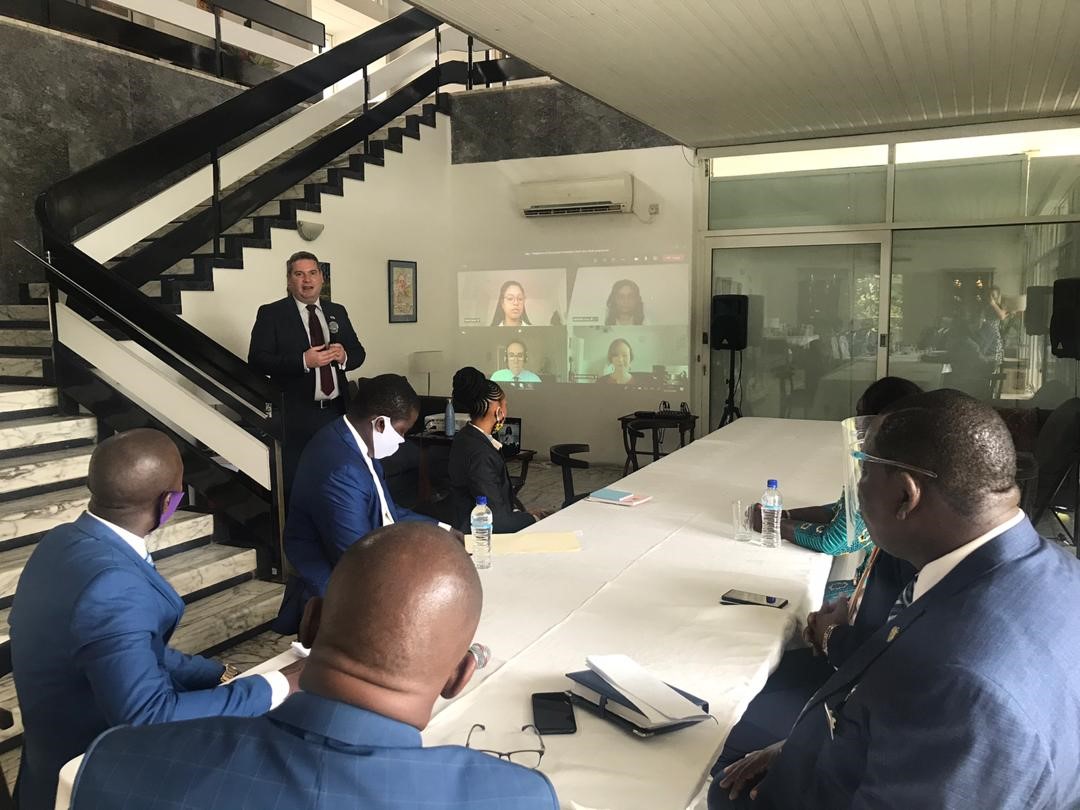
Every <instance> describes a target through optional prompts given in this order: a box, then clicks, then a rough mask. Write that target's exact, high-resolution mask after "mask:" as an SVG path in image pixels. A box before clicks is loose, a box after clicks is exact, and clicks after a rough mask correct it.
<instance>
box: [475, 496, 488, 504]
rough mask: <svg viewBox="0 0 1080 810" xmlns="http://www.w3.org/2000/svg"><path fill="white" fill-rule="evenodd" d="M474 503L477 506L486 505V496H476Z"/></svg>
mask: <svg viewBox="0 0 1080 810" xmlns="http://www.w3.org/2000/svg"><path fill="white" fill-rule="evenodd" d="M476 505H477V506H487V496H486V495H480V496H478V497H477V499H476Z"/></svg>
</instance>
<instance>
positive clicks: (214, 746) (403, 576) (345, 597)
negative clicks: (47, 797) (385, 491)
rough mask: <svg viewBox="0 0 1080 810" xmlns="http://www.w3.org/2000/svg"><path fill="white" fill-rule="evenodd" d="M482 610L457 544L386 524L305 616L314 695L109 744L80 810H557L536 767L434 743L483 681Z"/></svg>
mask: <svg viewBox="0 0 1080 810" xmlns="http://www.w3.org/2000/svg"><path fill="white" fill-rule="evenodd" d="M482 601H483V594H482V592H481V589H480V577H479V576H477V573H476V568H475V567H474V566H473V564H472V561H471V560H470V559H469V555H468V554H466V553H465V549H464V548H463V547H462V545H461V543H459V542H458V541H457V540H455V539H454V538H453V537H451V536H450V535H449V534H447V533H446V532H444V531H441V530H440V529H437V528H435V527H434V526H432V525H430V524H422V523H400V524H397V525H392V526H385V527H383V528H380V529H377V530H376V531H374V532H372V533H371V534H370V535H368V536H367V537H365V538H364V539H363V540H360V541H358V542H357V543H355V544H353V545H352V546H351V547H350V548H349V549H348V551H346V552H345V554H344V555H343V556H342V558H341V561H340V563H339V564H338V566H337V568H335V569H334V574H333V576H332V577H331V578H330V586H329V587H328V588H327V590H326V598H325V599H323V598H321V597H320V598H316V599H313V600H312V601H311V603H310V604H309V605H308V607H307V610H306V611H305V615H304V625H303V628H302V631H301V635H300V639H301V641H302V642H303V643H304V644H306V645H308V646H310V647H311V655H310V656H309V657H308V659H307V664H306V665H305V667H304V671H303V674H302V675H301V676H300V684H301V686H302V689H303V691H301V692H299V693H297V694H295V695H293V696H292V697H290V698H289V699H288V700H286V701H285V703H284V704H283V705H282V706H280V707H279V708H278V709H275V710H274V711H272V712H270V713H269V714H268V715H266V716H265V717H259V718H255V719H251V720H237V721H232V720H227V719H224V718H219V719H217V720H213V721H202V720H197V721H193V722H189V723H174V724H173V725H171V726H168V727H167V728H156V729H146V728H124V729H116V730H115V731H111V732H109V733H108V734H104V735H102V736H101V737H99V738H98V739H97V741H96V742H95V743H94V745H93V747H92V748H91V749H90V751H89V752H87V755H86V758H85V759H84V760H83V765H82V768H81V770H80V771H79V776H78V778H77V780H76V783H75V789H74V797H73V801H72V804H71V807H72V810H118V808H121V807H126V808H132V809H133V810H134V808H150V807H152V808H155V810H188V809H189V808H196V807H197V808H233V807H237V808H240V807H244V808H274V807H278V808H283V809H284V808H305V809H306V810H345V809H346V808H353V809H359V808H363V810H415V809H416V808H424V810H495V809H496V808H498V810H557V809H558V807H559V801H558V798H557V797H556V796H555V790H554V789H553V788H552V786H551V782H549V781H548V779H547V777H545V776H544V774H543V773H541V772H540V771H538V770H530V769H529V768H527V767H523V765H519V764H515V763H514V762H509V761H506V760H503V759H499V758H498V757H494V756H492V755H491V754H487V753H483V752H481V751H476V750H470V749H469V748H466V747H463V746H460V745H440V746H435V747H432V748H425V747H423V746H422V744H421V739H420V732H421V730H422V729H423V728H424V727H425V726H427V724H428V722H429V721H430V720H431V710H432V707H433V706H434V705H435V701H436V700H437V699H438V698H439V697H440V696H441V697H443V698H446V699H450V698H453V697H455V696H456V695H458V694H460V693H461V691H462V690H463V689H464V688H465V686H466V685H467V684H468V682H469V679H470V678H471V677H472V675H473V673H474V672H475V671H476V664H477V659H476V658H475V656H474V654H473V653H472V651H471V650H470V643H471V642H472V640H473V634H474V633H475V632H476V627H477V623H478V622H479V621H480V608H481V603H482ZM537 744H539V738H537ZM522 753H524V752H522ZM519 756H521V755H519ZM515 759H517V757H515Z"/></svg>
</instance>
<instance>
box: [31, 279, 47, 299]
mask: <svg viewBox="0 0 1080 810" xmlns="http://www.w3.org/2000/svg"><path fill="white" fill-rule="evenodd" d="M26 294H27V297H28V298H30V300H31V301H48V300H49V284H48V282H46V281H31V282H30V283H29V284H27V285H26Z"/></svg>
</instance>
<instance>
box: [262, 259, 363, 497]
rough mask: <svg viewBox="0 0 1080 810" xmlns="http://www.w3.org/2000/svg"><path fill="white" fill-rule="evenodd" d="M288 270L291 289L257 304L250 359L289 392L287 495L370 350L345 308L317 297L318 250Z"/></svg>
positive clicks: (340, 409)
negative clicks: (351, 376)
mask: <svg viewBox="0 0 1080 810" xmlns="http://www.w3.org/2000/svg"><path fill="white" fill-rule="evenodd" d="M285 274H286V283H287V286H288V291H289V294H288V296H286V297H285V298H282V299H281V300H280V301H275V302H274V303H272V304H264V305H263V306H261V307H259V313H258V315H256V316H255V326H254V327H253V328H252V330H251V344H250V347H249V348H248V362H249V363H250V364H251V365H252V366H253V367H254V368H256V369H258V370H259V371H261V372H262V373H263V374H266V375H267V376H269V377H270V379H271V380H272V381H273V382H274V383H276V384H277V385H279V386H281V389H282V391H283V392H284V394H285V421H284V426H283V430H284V436H283V440H282V448H281V455H282V459H281V466H282V470H283V474H284V477H285V480H284V485H285V497H286V500H287V499H288V495H289V492H290V491H291V490H292V480H293V474H294V473H295V471H296V465H297V464H298V463H299V462H300V453H301V452H303V449H304V445H306V444H307V443H308V440H309V439H310V438H311V437H312V436H314V435H315V434H316V433H317V432H318V430H319V428H321V427H322V426H323V425H326V424H328V423H330V422H332V421H334V419H336V418H338V417H339V416H342V415H343V414H344V413H345V406H346V404H347V399H348V382H347V380H346V379H345V372H346V371H352V370H353V369H355V368H360V366H361V365H363V362H364V358H365V357H366V356H367V353H366V352H365V351H364V347H363V346H361V345H360V341H359V340H358V339H357V337H356V332H355V331H354V330H353V327H352V324H351V323H350V322H349V314H348V313H347V312H346V311H345V307H343V306H341V305H340V304H334V303H332V302H330V301H320V300H319V295H320V294H321V293H322V288H323V274H322V270H321V269H320V268H319V260H318V259H317V258H316V257H315V254H313V253H308V252H306V251H300V252H299V253H294V254H293V255H292V256H290V257H289V260H288V261H287V262H286V263H285Z"/></svg>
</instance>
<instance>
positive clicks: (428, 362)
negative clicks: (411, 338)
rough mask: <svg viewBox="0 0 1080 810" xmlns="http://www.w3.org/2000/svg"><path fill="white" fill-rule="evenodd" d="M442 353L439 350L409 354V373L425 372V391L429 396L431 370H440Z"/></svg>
mask: <svg viewBox="0 0 1080 810" xmlns="http://www.w3.org/2000/svg"><path fill="white" fill-rule="evenodd" d="M442 367H443V353H442V352H441V351H438V350H436V351H427V352H413V353H412V354H410V355H409V373H410V374H427V392H428V396H431V372H433V371H441V370H442Z"/></svg>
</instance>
